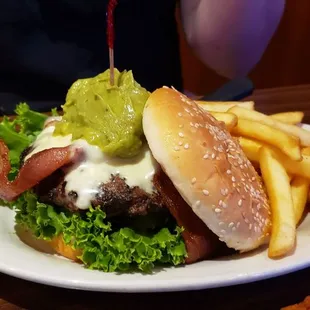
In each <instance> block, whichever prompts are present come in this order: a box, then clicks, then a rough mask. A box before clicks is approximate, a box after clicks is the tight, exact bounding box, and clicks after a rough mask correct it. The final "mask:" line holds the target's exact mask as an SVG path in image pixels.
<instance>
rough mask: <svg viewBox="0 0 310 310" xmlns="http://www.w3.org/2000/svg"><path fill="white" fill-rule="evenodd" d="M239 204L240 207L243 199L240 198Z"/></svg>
mask: <svg viewBox="0 0 310 310" xmlns="http://www.w3.org/2000/svg"><path fill="white" fill-rule="evenodd" d="M238 206H239V207H241V206H242V199H240V200H239V201H238Z"/></svg>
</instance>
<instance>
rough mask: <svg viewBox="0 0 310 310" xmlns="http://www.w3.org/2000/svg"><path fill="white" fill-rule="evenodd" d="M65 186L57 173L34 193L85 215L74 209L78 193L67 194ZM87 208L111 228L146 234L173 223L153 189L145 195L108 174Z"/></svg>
mask: <svg viewBox="0 0 310 310" xmlns="http://www.w3.org/2000/svg"><path fill="white" fill-rule="evenodd" d="M65 187H66V181H65V178H64V173H63V172H62V171H60V170H59V171H56V172H55V173H54V174H52V175H51V176H49V177H48V178H46V179H45V180H43V181H42V182H40V184H38V185H37V186H36V188H35V192H36V194H37V195H38V197H39V201H41V202H43V203H49V204H52V205H55V206H59V207H64V208H67V209H69V210H70V211H71V212H86V211H87V210H81V209H78V208H77V206H76V200H77V198H78V194H77V193H76V192H73V191H71V192H68V193H67V192H66V190H65ZM91 205H92V206H93V207H100V208H102V209H103V210H104V211H105V213H106V216H107V219H108V220H109V221H110V222H112V224H113V225H114V227H115V225H118V226H120V227H125V226H128V227H132V228H135V229H136V230H140V231H141V230H146V231H148V230H154V229H156V228H161V227H164V226H165V227H167V226H168V227H169V223H171V224H172V221H174V219H173V217H172V216H171V214H170V212H169V210H168V209H167V208H166V206H165V203H164V201H163V199H162V197H161V196H160V195H159V193H158V192H157V191H156V190H155V191H154V192H153V193H152V194H148V193H146V192H145V191H144V190H142V189H141V188H139V187H130V186H128V185H127V184H126V180H125V179H123V178H121V177H120V176H118V175H111V178H110V180H109V182H107V183H104V184H101V185H100V186H99V187H98V193H97V194H96V195H95V197H94V199H93V200H92V201H91Z"/></svg>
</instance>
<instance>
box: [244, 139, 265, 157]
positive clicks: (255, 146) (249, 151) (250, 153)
mask: <svg viewBox="0 0 310 310" xmlns="http://www.w3.org/2000/svg"><path fill="white" fill-rule="evenodd" d="M238 140H239V144H240V146H241V148H242V150H243V152H244V153H245V155H246V157H247V158H248V159H249V161H251V162H252V163H253V162H255V163H258V162H259V150H260V148H261V147H262V146H263V145H264V144H263V143H261V142H258V141H256V140H252V139H248V138H245V137H239V138H238Z"/></svg>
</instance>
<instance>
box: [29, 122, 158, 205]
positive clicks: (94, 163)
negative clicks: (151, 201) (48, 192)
mask: <svg viewBox="0 0 310 310" xmlns="http://www.w3.org/2000/svg"><path fill="white" fill-rule="evenodd" d="M54 129H55V127H54V126H49V127H47V128H45V129H44V130H43V131H42V132H41V133H40V134H39V135H38V137H37V139H36V141H35V142H34V143H33V149H32V151H31V152H30V153H29V154H28V156H27V157H26V159H28V158H30V157H31V156H32V155H33V154H35V153H38V152H40V151H42V150H44V149H48V148H52V147H64V146H68V145H72V146H74V147H78V148H82V149H83V150H84V152H85V159H84V160H83V161H82V162H79V163H77V164H75V165H74V166H72V167H71V168H69V169H68V171H66V176H65V181H66V188H65V190H66V193H67V194H68V193H69V192H70V191H74V192H76V193H77V195H78V198H77V201H76V206H77V207H78V208H79V209H87V208H89V206H90V202H91V200H92V199H94V197H95V195H96V194H97V193H98V191H99V186H100V184H103V183H107V182H109V181H110V178H111V175H119V176H120V177H121V178H124V179H125V180H126V183H127V184H128V185H129V186H130V187H133V186H138V187H140V188H141V189H143V190H145V191H146V192H147V193H152V192H153V190H154V188H153V182H152V180H153V176H154V174H155V172H156V169H157V167H158V164H157V163H156V161H155V160H154V158H153V156H152V154H151V151H150V149H149V148H148V146H145V147H144V148H143V149H142V151H141V152H140V154H139V155H138V156H137V157H135V158H132V159H121V158H111V157H107V156H106V155H105V154H103V153H102V151H101V150H100V149H99V148H98V147H97V146H93V145H90V144H88V143H87V142H86V141H85V140H82V139H80V140H75V141H72V139H71V135H68V136H64V137H62V136H56V137H55V136H53V132H54Z"/></svg>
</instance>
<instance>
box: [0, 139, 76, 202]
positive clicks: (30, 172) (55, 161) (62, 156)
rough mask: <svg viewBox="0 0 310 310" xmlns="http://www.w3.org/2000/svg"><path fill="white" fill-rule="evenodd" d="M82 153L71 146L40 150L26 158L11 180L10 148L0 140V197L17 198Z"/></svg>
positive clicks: (9, 199) (6, 198) (10, 199)
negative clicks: (16, 174) (9, 178)
mask: <svg viewBox="0 0 310 310" xmlns="http://www.w3.org/2000/svg"><path fill="white" fill-rule="evenodd" d="M80 153H81V152H80V151H79V149H76V150H73V149H72V148H71V147H70V146H67V147H59V148H51V149H47V150H44V151H41V152H38V153H36V154H34V155H33V156H31V157H30V158H29V159H28V160H26V162H25V163H24V164H23V166H22V167H21V169H20V171H19V173H18V176H17V177H16V179H15V180H14V181H9V180H8V173H9V172H10V170H11V165H10V161H9V149H8V147H7V146H6V144H5V143H4V142H3V141H1V140H0V161H1V162H0V198H1V199H3V200H6V201H12V200H14V199H16V198H17V197H18V196H19V195H20V194H22V193H23V192H24V191H26V190H28V189H30V188H32V187H34V186H35V185H37V184H38V183H39V182H40V181H41V180H43V179H45V178H46V177H48V176H49V175H51V174H52V173H53V172H55V171H56V170H57V169H59V168H61V167H63V166H65V165H67V164H70V163H72V162H73V161H74V160H75V158H76V157H77V156H78V155H79V154H80Z"/></svg>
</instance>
